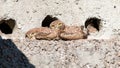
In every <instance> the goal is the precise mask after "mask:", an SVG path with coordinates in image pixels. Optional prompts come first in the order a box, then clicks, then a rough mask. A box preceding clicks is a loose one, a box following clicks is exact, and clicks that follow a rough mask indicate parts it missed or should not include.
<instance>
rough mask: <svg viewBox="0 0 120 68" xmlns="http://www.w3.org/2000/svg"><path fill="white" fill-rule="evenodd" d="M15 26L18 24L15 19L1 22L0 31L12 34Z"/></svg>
mask: <svg viewBox="0 0 120 68" xmlns="http://www.w3.org/2000/svg"><path fill="white" fill-rule="evenodd" d="M15 24H16V22H15V20H13V19H8V20H1V21H0V30H1V32H2V33H5V34H12V32H13V29H14V27H15Z"/></svg>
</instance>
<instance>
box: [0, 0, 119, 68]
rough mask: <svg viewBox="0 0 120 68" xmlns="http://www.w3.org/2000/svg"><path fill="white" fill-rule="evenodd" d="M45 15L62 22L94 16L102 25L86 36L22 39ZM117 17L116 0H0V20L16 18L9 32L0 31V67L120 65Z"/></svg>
mask: <svg viewBox="0 0 120 68" xmlns="http://www.w3.org/2000/svg"><path fill="white" fill-rule="evenodd" d="M47 15H53V16H55V17H57V18H59V19H60V20H61V21H63V22H64V23H65V24H66V25H84V24H85V21H86V19H87V18H89V17H98V18H100V19H101V20H102V22H101V23H102V27H101V29H100V31H99V32H97V33H94V34H91V35H89V36H88V39H81V40H71V41H65V40H58V41H54V40H51V41H48V40H29V39H25V33H26V31H28V30H29V29H31V28H34V27H41V22H42V21H43V19H44V18H45V17H46V16H47ZM119 17H120V1H119V0H0V20H3V19H5V20H7V19H10V18H12V19H14V20H15V21H16V26H15V28H14V30H13V33H12V34H3V33H0V36H1V37H0V68H120V27H119V26H120V23H119V22H120V19H119ZM0 24H1V23H0Z"/></svg>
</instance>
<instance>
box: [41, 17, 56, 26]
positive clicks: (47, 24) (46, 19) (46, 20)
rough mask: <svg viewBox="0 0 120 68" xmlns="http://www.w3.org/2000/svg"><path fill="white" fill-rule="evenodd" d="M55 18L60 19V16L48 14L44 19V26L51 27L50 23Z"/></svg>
mask: <svg viewBox="0 0 120 68" xmlns="http://www.w3.org/2000/svg"><path fill="white" fill-rule="evenodd" d="M55 20H58V18H56V17H53V16H52V15H47V16H46V17H45V19H44V20H43V21H42V27H49V26H50V23H51V22H53V21H55Z"/></svg>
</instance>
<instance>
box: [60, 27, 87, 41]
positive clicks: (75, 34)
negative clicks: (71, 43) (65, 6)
mask: <svg viewBox="0 0 120 68" xmlns="http://www.w3.org/2000/svg"><path fill="white" fill-rule="evenodd" d="M83 28H84V27H83V26H80V27H79V26H66V27H65V29H64V31H63V32H61V34H60V38H61V39H63V40H77V39H85V38H86V37H87V36H86V34H85V33H84V32H83Z"/></svg>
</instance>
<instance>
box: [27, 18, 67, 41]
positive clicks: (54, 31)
mask: <svg viewBox="0 0 120 68" xmlns="http://www.w3.org/2000/svg"><path fill="white" fill-rule="evenodd" d="M64 28H65V25H64V23H63V22H62V21H60V20H55V21H53V22H52V23H51V24H50V28H48V27H40V28H33V29H31V30H29V31H28V32H27V33H26V37H28V38H29V39H38V40H41V39H47V40H51V39H59V34H60V31H61V30H63V29H64Z"/></svg>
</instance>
